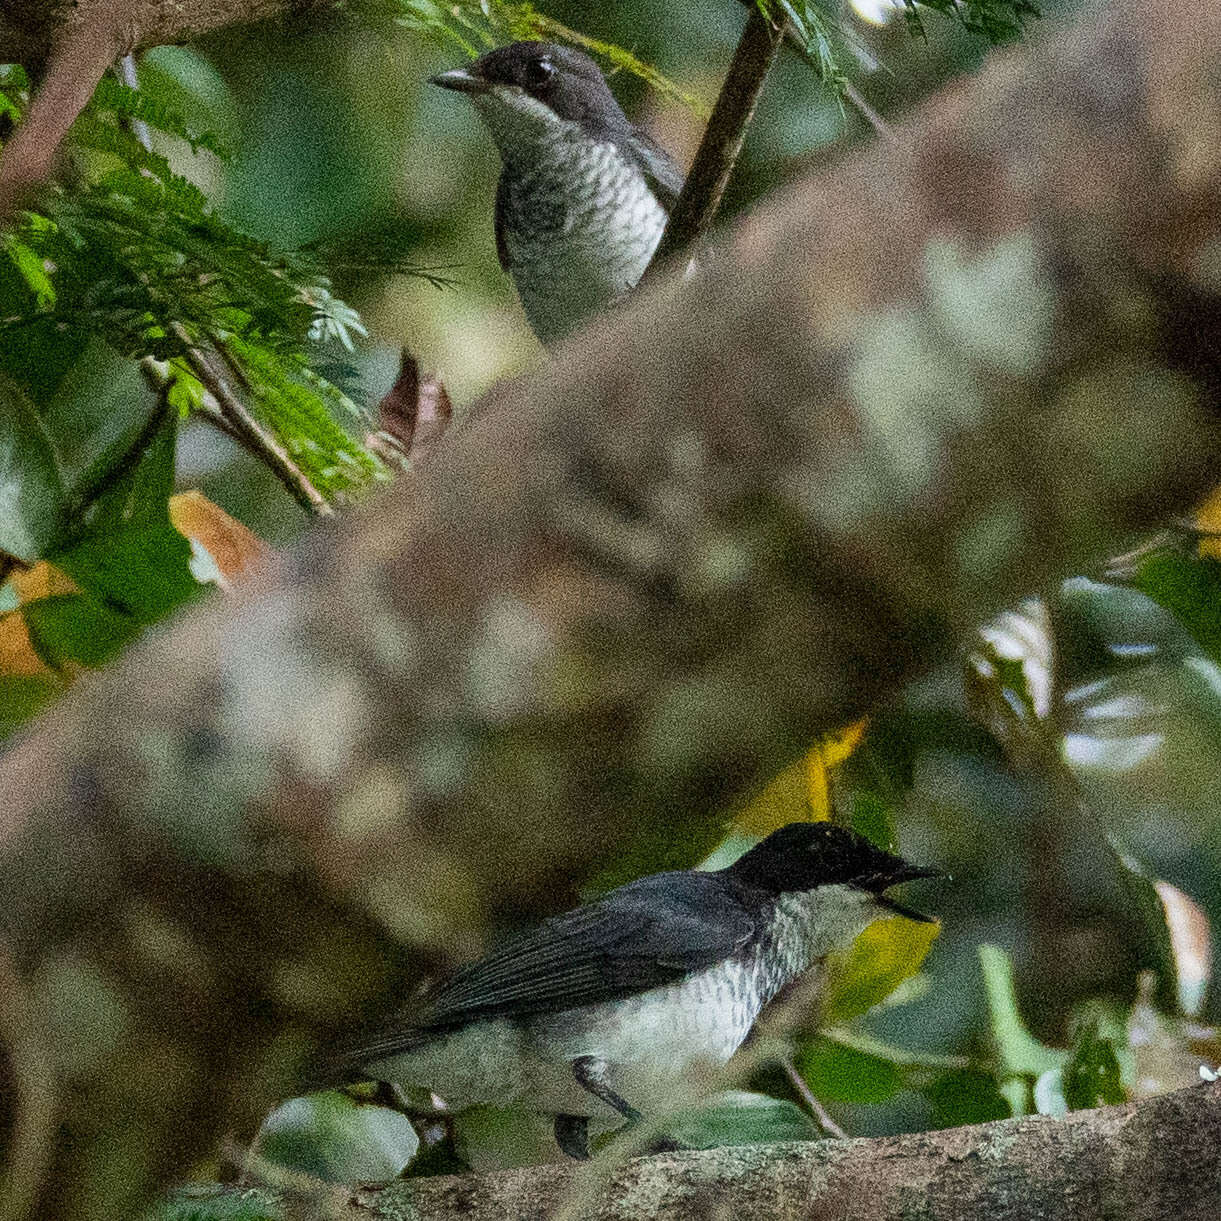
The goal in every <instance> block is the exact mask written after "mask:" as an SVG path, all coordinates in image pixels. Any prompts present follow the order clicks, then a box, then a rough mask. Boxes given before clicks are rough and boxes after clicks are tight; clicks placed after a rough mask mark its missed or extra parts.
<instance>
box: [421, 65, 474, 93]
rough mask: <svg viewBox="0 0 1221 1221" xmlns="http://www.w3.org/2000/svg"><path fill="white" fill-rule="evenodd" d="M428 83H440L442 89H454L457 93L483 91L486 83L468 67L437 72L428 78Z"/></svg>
mask: <svg viewBox="0 0 1221 1221" xmlns="http://www.w3.org/2000/svg"><path fill="white" fill-rule="evenodd" d="M428 83H429V84H430V85H440V86H441V88H442V89H456V90H457V91H458V92H459V93H484V92H486V91H487V88H488V83H487V81H485V80H484V79H483V77H481V76H476V75H475V74H474V73H473V72H472V71H471V70H470V69H469V68H451V69H450V70H449V71H448V72H439V73H437V75H436V76H430V77H429V78H428Z"/></svg>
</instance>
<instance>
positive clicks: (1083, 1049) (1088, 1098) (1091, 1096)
mask: <svg viewBox="0 0 1221 1221" xmlns="http://www.w3.org/2000/svg"><path fill="white" fill-rule="evenodd" d="M1062 1079H1063V1082H1064V1101H1065V1102H1066V1103H1067V1104H1068V1109H1069V1110H1070V1111H1080V1110H1084V1109H1085V1108H1087V1107H1096V1106H1103V1105H1107V1104H1110V1103H1118V1102H1124V1101H1125V1100H1126V1098H1127V1095H1126V1093H1125V1092H1124V1088H1123V1083H1122V1081H1121V1080H1120V1069H1119V1060H1118V1059H1117V1058H1116V1055H1115V1045H1114V1044H1113V1043H1112V1042H1111V1040H1110V1039H1107V1038H1103V1037H1102V1036H1101V1035H1100V1034H1099V1033H1098V1027H1097V1026H1096V1025H1095V1024H1094V1023H1092V1022H1091V1023H1088V1024H1087V1025H1085V1026H1083V1027H1082V1028H1081V1030H1080V1031H1078V1033H1077V1038H1076V1040H1075V1042H1074V1043H1073V1051H1072V1055H1071V1056H1070V1057H1069V1060H1068V1063H1067V1064H1065V1066H1064V1068H1063V1070H1062Z"/></svg>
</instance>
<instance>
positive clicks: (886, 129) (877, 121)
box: [844, 81, 903, 147]
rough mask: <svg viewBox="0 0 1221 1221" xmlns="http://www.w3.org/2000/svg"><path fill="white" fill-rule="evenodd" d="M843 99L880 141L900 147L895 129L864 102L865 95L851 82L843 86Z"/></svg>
mask: <svg viewBox="0 0 1221 1221" xmlns="http://www.w3.org/2000/svg"><path fill="white" fill-rule="evenodd" d="M844 97H846V98H847V99H848V101H850V102H851V103H852V104H853V106H855V107H856V108H857V110H858V111H860V114H861V117H862V118H863V119H864V120H865V122H866V123H868V124H869V126H870V127H872V128H873V130H874V132H875V133H876V134H877V135H878V137H879V138H880V139H882V140H885V141H886V142H887V143H888V144H893V145H895V146H896V147H898V146H900V145H902V143H903V141H902V140H900V139H899V137H898V136H897V135H895V129H894V128H893V127H891V125H890V124H889V123H887V122H886V120H885V119H884V118H882V116H881V115H880V114H878V112H877V111H876V110H874V108H873V107H872V106H871V105H870V104H869V103H868V102H867V101H866V100H865V95H864V94H863V93H862V92H861V91H860V90H859V89H858V88H857V87H856V86H855V85H854V84H852V82H851V81H848V82H846V83H845V85H844Z"/></svg>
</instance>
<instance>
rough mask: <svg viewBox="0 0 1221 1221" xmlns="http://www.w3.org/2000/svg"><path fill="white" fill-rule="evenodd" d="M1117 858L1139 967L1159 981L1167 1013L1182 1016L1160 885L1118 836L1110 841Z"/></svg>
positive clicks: (1159, 999) (1159, 995)
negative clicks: (1135, 930) (1136, 940)
mask: <svg viewBox="0 0 1221 1221" xmlns="http://www.w3.org/2000/svg"><path fill="white" fill-rule="evenodd" d="M1106 840H1107V844H1108V845H1109V847H1110V848H1111V851H1112V852H1113V853H1114V854H1115V862H1116V864H1117V866H1118V869H1119V881H1120V885H1121V886H1122V888H1123V890H1124V894H1125V896H1126V897H1127V900H1128V902H1127V906H1128V910H1129V911H1130V912H1131V913H1132V914H1133V916H1134V917H1135V918H1136V922H1137V926H1138V930H1139V944H1138V946H1137V951H1138V955H1139V959H1138V961H1139V965H1140V966H1141V967H1143V968H1144V969H1146V970H1149V971H1152V972H1153V973H1154V975H1155V976H1156V977H1157V992H1156V1000H1157V1003H1158V1006H1159V1007H1160V1008H1161V1009H1162V1010H1163V1011H1164V1012H1166V1013H1179V1012H1180V988H1179V972H1178V964H1177V963H1176V962H1175V957H1174V944H1173V942H1172V940H1171V936H1170V928H1169V926H1168V925H1167V923H1166V908H1165V906H1164V905H1163V903H1162V897H1161V895H1159V894H1158V891H1157V884H1156V881H1155V880H1154V879H1153V878H1152V877H1151V876H1150V875H1149V873H1148V871H1147V870H1146V869H1145V867H1144V866H1143V865H1142V864H1141V863H1140V862H1139V861H1138V860H1137V859H1136V858H1135V857H1134V856H1132V855H1131V854H1130V853H1128V852H1127V851H1126V850H1125V849H1124V847H1123V845H1122V844H1121V843H1120V842H1119V839H1118V837H1117V836H1115V835H1108V836H1107V837H1106Z"/></svg>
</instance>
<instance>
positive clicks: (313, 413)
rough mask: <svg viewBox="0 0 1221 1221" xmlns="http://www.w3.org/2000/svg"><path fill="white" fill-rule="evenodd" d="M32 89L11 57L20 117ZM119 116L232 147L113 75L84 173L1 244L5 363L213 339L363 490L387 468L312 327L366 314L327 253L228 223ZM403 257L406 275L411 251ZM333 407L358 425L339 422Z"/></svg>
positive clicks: (322, 331)
mask: <svg viewBox="0 0 1221 1221" xmlns="http://www.w3.org/2000/svg"><path fill="white" fill-rule="evenodd" d="M25 91H26V86H25V78H24V74H23V73H22V72H21V70H20V69H19V68H15V67H12V66H10V67H9V68H8V69H7V70H5V71H4V73H3V74H2V75H0V97H2V99H3V100H2V101H0V108H3V109H5V110H6V112H18V111H19V109H20V106H21V104H22V102H23V101H24V97H25ZM119 117H122V118H123V119H139V120H141V121H142V122H144V123H147V124H149V125H150V126H152V127H155V128H156V129H157V130H159V131H160V132H162V133H164V134H167V135H170V136H175V137H179V138H181V139H184V140H186V141H187V142H188V143H189V144H190V145H191V147H192V149H194V150H198V149H208V150H210V151H212V152H213V153H216V154H217V155H222V156H223V155H225V152H226V149H225V146H224V144H223V142H222V141H221V140H220V139H219V138H218V137H216V136H214V135H212V134H210V133H209V132H206V131H196V130H194V129H192V128H191V127H190V126H189V125H188V124H187V123H186V121H185V120H184V119H183V118H182V117H181V115H180V114H179V113H178V112H177V111H176V110H175V109H174V108H173V107H171V106H170V105H168V104H166V103H165V102H163V101H161V100H160V99H158V98H157V97H156V96H152V95H150V94H149V93H148V92H147V91H143V90H132V89H129V88H127V87H126V86H124V85H120V84H119V83H118V82H117V81H115V80H113V79H111V78H109V77H108V78H105V79H104V80H103V82H102V83H101V84H100V85H99V87H98V90H97V94H96V96H95V98H94V100H93V101H92V103H91V104H90V106H89V107H88V108H87V109H86V111H85V112H84V113H83V114H82V115H81V116H80V118H79V119H78V120H77V122H76V124H75V125H74V126H73V129H72V133H71V142H72V146H73V147H74V148H75V149H77V150H79V152H80V154H81V155H82V156H83V157H84V158H85V159H86V161H87V163H88V167H89V168H88V171H87V172H86V173H85V174H84V175H83V176H82V177H81V179H80V181H79V182H78V184H77V185H76V186H75V187H74V188H72V189H67V188H57V189H55V190H54V191H52V192H51V194H50V195H49V197H48V198H47V200H46V201H45V203H44V205H43V207H42V209H41V210H39V211H31V212H26V213H24V214H23V215H22V217H21V218H20V220H19V221H18V223H17V224H16V225H15V226H14V228H13V231H12V232H11V233H10V234H9V235H8V236H7V238H6V239H5V245H6V250H7V253H8V256H9V258H8V265H9V267H11V269H12V272H10V273H9V274H8V277H7V278H8V281H9V285H8V286H9V287H10V288H11V289H12V291H11V293H9V294H6V296H7V299H8V301H9V304H8V306H7V308H6V309H5V311H4V313H3V315H0V366H4V365H8V366H9V367H10V371H11V372H13V373H14V374H16V375H18V376H19V375H20V373H21V372H23V371H27V370H28V371H30V372H33V371H34V369H35V368H36V367H37V366H38V365H39V364H40V363H43V362H42V361H41V360H40V359H39V350H40V348H42V347H44V346H45V347H47V348H48V349H51V350H52V352H53V350H54V349H55V348H56V347H57V346H58V345H59V344H60V342H61V341H62V340H63V337H65V336H70V337H71V343H70V344H69V345H68V346H70V347H71V348H73V349H79V347H80V346H81V345H82V344H83V343H84V342H86V341H87V338H88V337H89V336H98V337H100V338H102V339H104V340H105V341H106V343H108V344H109V345H110V346H112V347H113V348H114V349H115V350H116V351H118V352H119V353H121V354H123V355H125V356H129V357H132V358H140V357H145V356H151V357H154V358H156V359H159V360H168V359H171V358H174V357H181V356H185V355H186V353H187V351H188V350H189V349H190V348H191V347H194V346H199V347H212V346H219V347H220V348H221V349H222V350H224V351H225V352H226V354H227V355H228V357H229V359H230V361H231V363H233V364H234V365H235V368H234V369H233V371H232V373H233V379H234V381H235V382H236V384H238V385H239V386H241V387H243V388H244V391H245V393H246V394H247V396H248V397H249V399H250V401H251V402H250V405H251V407H252V409H253V410H254V412H255V414H256V415H257V416H259V417H260V418H261V419H262V421H263V423H264V424H265V425H266V426H267V427H268V428H269V430H270V431H271V432H272V434H273V435H275V436H276V437H277V438H278V439H279V440H280V441H281V442H282V443H283V444H284V446H285V448H286V449H287V450H288V451H289V453H290V454H300V455H302V456H303V459H304V461H303V466H304V467H305V468H307V474H308V476H309V477H310V478H311V481H312V482H314V484H315V486H316V487H318V489H319V491H321V492H322V493H323V494H324V495H327V496H330V497H332V498H343V497H346V496H350V495H352V494H355V493H358V492H359V491H361V490H362V489H363V488H365V487H367V486H368V485H369V484H370V482H371V481H372V480H374V479H376V478H377V477H379V476H380V475H381V474H382V473H383V471H382V467H381V463H380V462H379V460H378V459H377V458H376V457H375V456H374V455H373V454H372V453H370V452H369V451H367V450H366V449H365V448H364V447H363V444H362V442H361V438H362V437H363V435H364V433H365V432H366V431H367V426H366V422H365V420H364V418H363V414H362V413H361V412H360V411H359V410H358V409H357V408H356V406H355V404H353V403H352V402H351V401H350V400H349V399H347V398H346V397H345V396H343V395H342V394H341V393H340V392H339V391H338V390H336V389H335V388H334V387H333V386H331V385H330V383H328V382H326V381H325V380H324V379H322V378H321V377H319V376H318V375H317V374H315V373H311V363H312V361H313V359H314V356H315V347H314V343H315V340H316V339H317V338H318V337H335V338H338V339H339V340H340V341H341V342H344V343H350V339H349V338H348V332H349V331H350V330H357V331H360V330H362V329H363V328H361V326H360V322H359V319H358V318H357V317H356V315H355V314H354V313H353V312H352V311H351V310H349V309H348V308H347V307H346V306H345V305H344V304H343V303H342V302H340V301H337V300H336V299H335V298H333V297H332V296H331V294H330V291H329V282H328V281H327V279H326V277H325V275H324V274H323V266H322V262H321V260H320V258H319V257H318V255H317V254H314V253H306V252H300V253H292V252H286V251H276V250H273V249H272V248H270V247H269V246H268V245H267V244H266V243H263V242H259V241H256V240H255V239H253V238H250V237H248V236H247V235H246V234H244V233H242V232H241V231H240V230H239V229H237V228H236V227H235V226H233V225H232V224H230V223H229V222H227V221H225V220H223V219H222V218H221V217H220V216H219V215H217V213H216V212H215V211H213V209H212V208H211V206H210V204H209V202H208V200H207V198H206V197H205V196H204V194H203V193H202V192H201V191H200V190H199V188H198V187H196V186H195V185H194V184H193V183H191V182H189V181H187V180H186V179H184V178H183V177H181V175H179V174H176V173H175V172H174V171H173V169H172V168H171V166H170V163H169V161H168V160H167V159H166V157H164V156H162V155H161V154H160V153H158V152H155V151H150V150H149V149H147V148H145V147H144V146H143V145H142V144H141V142H140V141H139V140H138V139H137V138H136V136H135V134H133V132H132V131H130V130H128V129H127V127H126V126H125V125H124V124H122V123H120V122H118V121H117V120H118V118H119ZM393 266H394V269H395V270H398V271H400V272H401V271H408V270H410V269H409V268H407V267H406V266H405V265H404V263H403V260H402V259H401V258H398V259H397V260H396V261H395V262H394V264H393ZM50 269H53V270H50ZM13 272H15V273H16V275H15V277H14V275H13V274H12V273H13ZM3 287H5V285H3V284H0V288H3ZM337 408H338V409H339V413H340V414H341V415H345V416H348V417H349V418H350V419H351V420H352V422H353V423H354V424H355V426H356V435H355V436H353V435H351V434H350V433H349V431H348V430H347V429H346V428H344V427H341V426H340V425H339V424H338V423H337V420H336V409H337Z"/></svg>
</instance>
